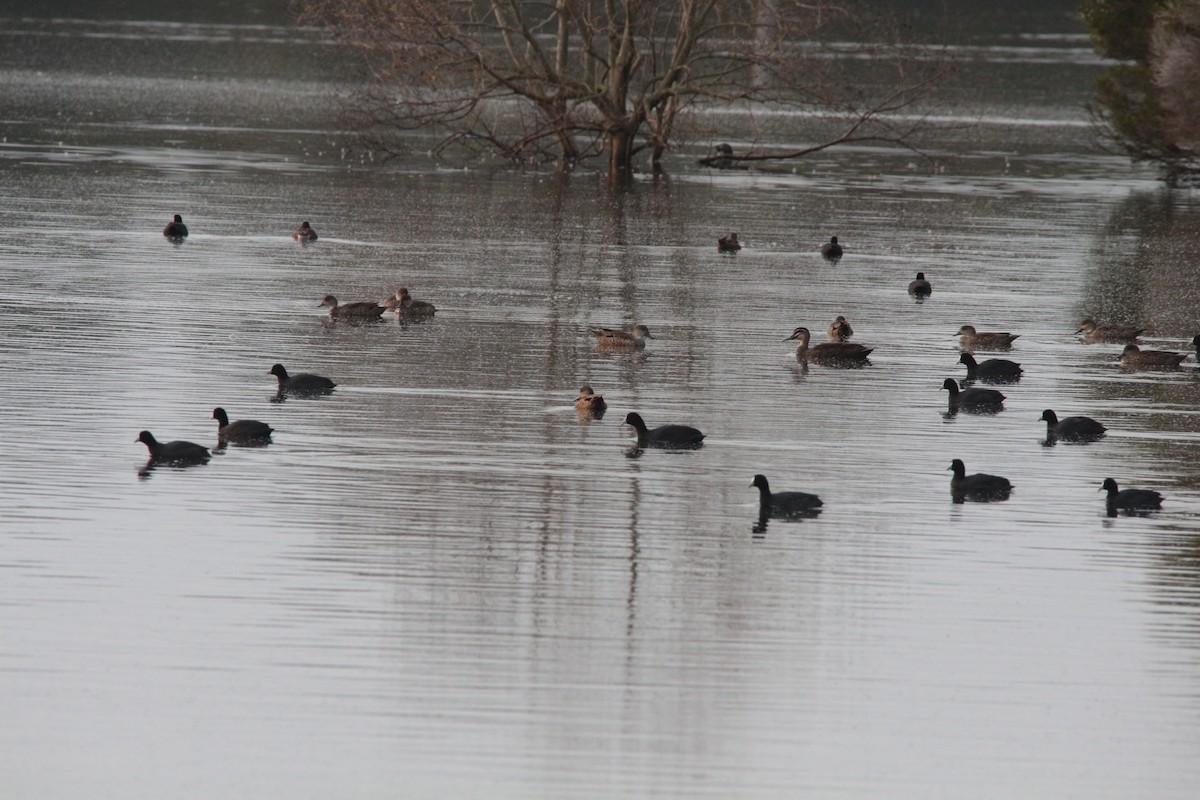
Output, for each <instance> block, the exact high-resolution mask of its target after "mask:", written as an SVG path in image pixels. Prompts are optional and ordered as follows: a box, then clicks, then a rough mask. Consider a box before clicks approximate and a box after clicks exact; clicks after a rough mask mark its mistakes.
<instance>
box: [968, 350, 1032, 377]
mask: <svg viewBox="0 0 1200 800" xmlns="http://www.w3.org/2000/svg"><path fill="white" fill-rule="evenodd" d="M958 363H960V364H966V365H967V380H968V381H973V380H981V381H983V382H984V383H1015V382H1017V381H1019V380H1021V373H1022V372H1023V371H1024V370H1022V369H1021V365H1020V364H1018V363H1017V362H1015V361H1009V360H1008V359H1007V358H989V359H987V360H985V361H982V362H976V361H975V356H973V355H971V354H970V353H963V354H962V355H960V356H959V357H958Z"/></svg>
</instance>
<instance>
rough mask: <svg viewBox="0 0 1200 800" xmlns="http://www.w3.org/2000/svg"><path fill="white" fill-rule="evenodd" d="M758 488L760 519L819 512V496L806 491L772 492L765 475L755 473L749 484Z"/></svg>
mask: <svg viewBox="0 0 1200 800" xmlns="http://www.w3.org/2000/svg"><path fill="white" fill-rule="evenodd" d="M750 485H751V486H752V487H757V488H758V515H759V518H760V519H767V518H769V517H775V518H784V519H786V518H789V517H791V518H797V517H815V516H816V515H817V514H819V513H821V505H822V503H821V498H819V497H817V496H816V495H815V494H808V493H807V492H772V491H771V487H770V485H769V484H768V483H767V478H766V476H765V475H755V476H754V481H753V482H752V483H751V484H750Z"/></svg>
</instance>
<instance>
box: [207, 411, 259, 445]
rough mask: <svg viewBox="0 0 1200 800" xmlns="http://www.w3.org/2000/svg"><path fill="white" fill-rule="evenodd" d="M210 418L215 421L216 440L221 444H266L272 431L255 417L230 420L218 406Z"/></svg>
mask: <svg viewBox="0 0 1200 800" xmlns="http://www.w3.org/2000/svg"><path fill="white" fill-rule="evenodd" d="M212 418H213V419H215V420H216V421H217V441H218V442H219V443H221V444H226V443H228V444H240V445H256V444H268V443H270V441H271V433H272V432H273V431H274V428H272V427H271V426H270V425H268V424H267V423H265V422H259V421H258V420H256V419H239V420H237V421H236V422H230V421H229V415H228V414H226V413H225V409H223V408H221V407H220V406H218V407H217V408H214V409H213V412H212Z"/></svg>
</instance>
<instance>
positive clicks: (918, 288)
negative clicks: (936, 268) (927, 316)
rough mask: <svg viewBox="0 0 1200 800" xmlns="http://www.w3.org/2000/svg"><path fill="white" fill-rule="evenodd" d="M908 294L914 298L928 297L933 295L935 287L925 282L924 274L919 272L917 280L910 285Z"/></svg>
mask: <svg viewBox="0 0 1200 800" xmlns="http://www.w3.org/2000/svg"><path fill="white" fill-rule="evenodd" d="M908 293H909V294H911V295H913V296H914V297H928V296H929V295H931V294H933V286H932V285H931V284H930V283H929V281H927V280H925V273H924V272H918V273H917V278H916V280H914V281H911V282H910V283H909V284H908Z"/></svg>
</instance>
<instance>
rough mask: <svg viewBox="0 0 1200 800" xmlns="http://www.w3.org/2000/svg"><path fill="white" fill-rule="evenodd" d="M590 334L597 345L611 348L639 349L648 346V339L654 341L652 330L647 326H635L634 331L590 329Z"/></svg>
mask: <svg viewBox="0 0 1200 800" xmlns="http://www.w3.org/2000/svg"><path fill="white" fill-rule="evenodd" d="M588 332H589V333H591V334H592V336H594V337H596V344H598V345H600V346H601V347H611V348H614V349H616V348H637V349H639V350H640V349H641V348H643V347H645V346H646V339H653V338H654V337H653V336H651V335H650V329H649V328H647V327H646V326H645V325H634V326H633V329H632V330H629V331H623V330H620V329H619V328H588Z"/></svg>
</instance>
